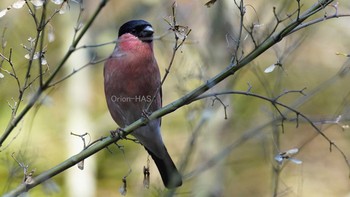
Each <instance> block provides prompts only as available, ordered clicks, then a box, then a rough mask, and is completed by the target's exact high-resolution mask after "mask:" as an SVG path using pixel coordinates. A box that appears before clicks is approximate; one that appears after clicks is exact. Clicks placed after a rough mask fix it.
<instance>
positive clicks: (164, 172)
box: [146, 147, 182, 189]
mask: <svg viewBox="0 0 350 197" xmlns="http://www.w3.org/2000/svg"><path fill="white" fill-rule="evenodd" d="M164 149H165V153H166V154H164V156H163V158H160V157H157V156H156V155H155V154H153V153H152V152H151V151H150V150H148V149H147V148H146V150H147V152H148V153H149V154H150V155H151V157H152V159H153V160H154V162H155V163H156V166H157V168H158V170H159V173H160V176H161V177H162V180H163V183H164V185H165V187H167V188H169V189H171V188H176V187H179V186H181V185H182V177H181V174H180V173H179V171H178V170H177V169H176V166H175V164H174V162H173V160H172V159H171V157H170V155H169V153H168V151H167V150H166V148H165V147H164Z"/></svg>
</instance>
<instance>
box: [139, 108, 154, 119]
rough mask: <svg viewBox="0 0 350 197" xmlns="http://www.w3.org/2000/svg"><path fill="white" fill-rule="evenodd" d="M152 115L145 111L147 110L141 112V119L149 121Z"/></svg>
mask: <svg viewBox="0 0 350 197" xmlns="http://www.w3.org/2000/svg"><path fill="white" fill-rule="evenodd" d="M151 114H152V112H150V111H147V110H142V114H141V115H142V117H143V118H146V119H147V120H149V116H150V115H151Z"/></svg>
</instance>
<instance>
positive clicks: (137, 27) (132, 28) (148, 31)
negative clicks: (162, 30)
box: [118, 20, 153, 42]
mask: <svg viewBox="0 0 350 197" xmlns="http://www.w3.org/2000/svg"><path fill="white" fill-rule="evenodd" d="M126 33H130V34H133V35H134V36H136V37H138V38H140V39H141V40H142V41H144V42H152V37H153V28H152V25H151V24H150V23H149V22H147V21H145V20H131V21H128V22H126V23H124V24H123V25H122V26H121V27H120V28H119V33H118V37H120V36H121V35H123V34H126Z"/></svg>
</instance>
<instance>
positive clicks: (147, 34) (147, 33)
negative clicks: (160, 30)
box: [139, 26, 154, 42]
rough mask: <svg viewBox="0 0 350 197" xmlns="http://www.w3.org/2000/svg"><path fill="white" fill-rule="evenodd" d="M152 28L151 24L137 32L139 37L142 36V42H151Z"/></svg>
mask: <svg viewBox="0 0 350 197" xmlns="http://www.w3.org/2000/svg"><path fill="white" fill-rule="evenodd" d="M153 33H154V31H153V28H152V27H151V26H146V27H145V28H144V29H143V30H142V31H141V32H140V34H139V37H140V38H142V41H144V42H152V40H153Z"/></svg>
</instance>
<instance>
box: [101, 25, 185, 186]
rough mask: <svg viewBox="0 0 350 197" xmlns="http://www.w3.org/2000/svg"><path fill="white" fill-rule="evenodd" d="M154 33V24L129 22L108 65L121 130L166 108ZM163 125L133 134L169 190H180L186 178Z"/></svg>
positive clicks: (107, 81)
mask: <svg viewBox="0 0 350 197" xmlns="http://www.w3.org/2000/svg"><path fill="white" fill-rule="evenodd" d="M153 32H154V31H153V28H152V25H151V24H150V23H148V22H147V21H144V20H131V21H128V22H126V23H125V24H123V25H122V26H121V27H120V29H119V33H118V40H117V45H116V47H115V49H114V51H113V53H112V55H111V56H110V57H109V58H108V60H107V61H106V62H105V65H104V90H105V95H106V99H107V105H108V109H109V112H110V114H111V115H112V118H113V119H114V121H115V122H116V123H117V124H118V125H119V126H120V127H125V126H127V125H129V124H131V123H133V122H134V121H136V120H138V119H140V118H141V117H142V116H143V115H145V110H147V111H146V113H149V112H153V111H156V110H158V109H159V108H161V106H162V91H161V87H160V85H161V79H160V72H159V68H158V64H157V61H156V59H155V57H154V53H153ZM154 96H155V99H154V100H153V99H152V98H153V97H154ZM148 106H149V108H148ZM147 108H148V109H147ZM160 123H161V120H160V118H159V119H155V120H152V121H149V122H148V124H147V125H145V126H142V127H140V128H138V129H136V130H135V131H134V132H133V133H132V135H133V136H134V137H135V138H136V139H137V140H138V141H139V142H140V143H141V144H142V145H143V146H144V147H145V149H146V150H147V152H148V153H149V154H150V155H151V157H152V159H153V160H154V162H155V164H156V166H157V168H158V170H159V173H160V175H161V177H162V180H163V183H164V185H165V187H167V188H175V187H179V186H181V185H182V178H181V175H180V173H179V172H178V170H177V169H176V166H175V164H174V162H173V161H172V159H171V157H170V155H169V153H168V151H167V149H166V148H165V145H164V143H163V140H162V136H161V133H160Z"/></svg>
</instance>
